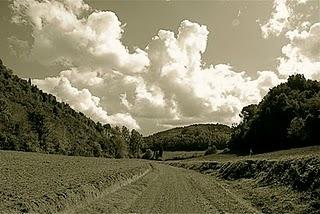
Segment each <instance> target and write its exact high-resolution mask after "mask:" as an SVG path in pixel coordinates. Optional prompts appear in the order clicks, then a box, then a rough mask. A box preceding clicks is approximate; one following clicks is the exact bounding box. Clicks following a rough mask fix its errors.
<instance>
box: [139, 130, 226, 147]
mask: <svg viewBox="0 0 320 214" xmlns="http://www.w3.org/2000/svg"><path fill="white" fill-rule="evenodd" d="M231 130H232V129H231V128H230V127H229V126H226V125H222V124H195V125H190V126H185V127H177V128H173V129H169V130H166V131H162V132H158V133H155V134H153V135H150V136H147V137H145V138H144V139H145V142H146V144H147V145H149V147H151V148H152V147H154V148H162V149H164V150H167V151H191V150H194V151H199V150H206V149H207V148H208V146H209V145H215V146H216V147H217V148H218V149H223V148H225V147H226V144H227V142H228V140H229V138H230V135H231Z"/></svg>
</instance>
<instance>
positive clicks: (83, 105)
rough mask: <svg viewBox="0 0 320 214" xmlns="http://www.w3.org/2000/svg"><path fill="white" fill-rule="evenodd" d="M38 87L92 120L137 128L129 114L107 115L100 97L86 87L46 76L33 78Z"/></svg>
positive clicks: (64, 79) (62, 78)
mask: <svg viewBox="0 0 320 214" xmlns="http://www.w3.org/2000/svg"><path fill="white" fill-rule="evenodd" d="M33 82H34V83H35V84H36V85H38V86H39V87H40V88H42V89H43V90H45V91H46V92H49V93H51V94H53V95H55V96H56V97H57V98H58V100H60V101H63V102H65V103H68V104H69V105H70V106H71V107H72V108H73V109H75V110H77V111H80V112H83V113H84V114H86V115H87V116H88V117H90V118H91V119H93V120H94V121H96V122H98V121H100V122H102V123H111V124H114V125H120V126H122V125H125V126H127V127H128V128H130V129H139V128H140V127H139V125H138V124H137V123H136V121H135V120H134V119H133V118H132V117H131V115H129V114H121V113H117V114H115V115H111V116H108V114H107V112H106V111H105V110H104V109H103V108H102V107H100V106H99V102H100V98H98V97H96V96H93V95H92V94H91V93H90V91H89V90H88V89H82V90H78V89H77V88H75V87H73V86H72V85H71V83H70V81H69V80H68V79H67V78H65V77H61V78H46V79H44V80H33Z"/></svg>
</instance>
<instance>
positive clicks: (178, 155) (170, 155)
mask: <svg viewBox="0 0 320 214" xmlns="http://www.w3.org/2000/svg"><path fill="white" fill-rule="evenodd" d="M204 152H205V151H172V152H171V151H164V152H163V155H162V158H163V160H184V159H190V158H196V157H201V156H203V155H204Z"/></svg>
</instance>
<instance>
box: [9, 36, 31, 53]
mask: <svg viewBox="0 0 320 214" xmlns="http://www.w3.org/2000/svg"><path fill="white" fill-rule="evenodd" d="M8 42H9V49H10V51H11V53H12V54H13V55H15V56H16V57H18V58H26V57H27V56H28V53H29V50H30V47H29V43H28V42H27V41H24V40H21V39H18V38H17V37H15V36H10V37H9V38H8Z"/></svg>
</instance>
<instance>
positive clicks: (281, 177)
mask: <svg viewBox="0 0 320 214" xmlns="http://www.w3.org/2000/svg"><path fill="white" fill-rule="evenodd" d="M169 164H170V165H172V166H177V167H183V168H187V169H193V170H196V171H200V172H202V173H204V174H213V175H216V176H218V177H220V178H222V179H226V180H240V179H252V180H254V181H255V183H257V185H259V186H277V185H281V186H286V187H289V188H291V189H292V190H294V191H297V192H303V193H307V194H308V195H309V197H310V198H309V199H308V200H310V206H311V208H312V209H318V210H320V156H312V157H305V158H295V159H286V160H238V161H229V162H216V161H203V162H191V161H190V162H170V163H169Z"/></svg>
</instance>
